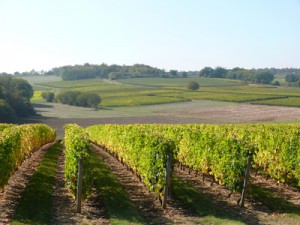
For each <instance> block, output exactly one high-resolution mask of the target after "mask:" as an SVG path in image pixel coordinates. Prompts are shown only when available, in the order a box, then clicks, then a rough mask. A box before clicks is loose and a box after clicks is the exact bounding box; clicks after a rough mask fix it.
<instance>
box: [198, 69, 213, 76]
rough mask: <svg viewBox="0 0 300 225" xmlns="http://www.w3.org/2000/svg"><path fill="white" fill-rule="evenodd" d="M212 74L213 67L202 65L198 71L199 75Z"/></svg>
mask: <svg viewBox="0 0 300 225" xmlns="http://www.w3.org/2000/svg"><path fill="white" fill-rule="evenodd" d="M213 74H214V69H213V68H211V67H204V68H203V69H202V70H200V72H199V76H200V77H213Z"/></svg>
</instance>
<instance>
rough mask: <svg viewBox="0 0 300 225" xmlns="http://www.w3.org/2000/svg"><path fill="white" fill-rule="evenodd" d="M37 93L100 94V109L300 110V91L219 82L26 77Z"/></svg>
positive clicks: (38, 96) (226, 80)
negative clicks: (203, 105) (216, 104)
mask: <svg viewBox="0 0 300 225" xmlns="http://www.w3.org/2000/svg"><path fill="white" fill-rule="evenodd" d="M24 78H25V79H27V80H28V81H29V83H31V84H32V85H33V87H34V89H35V91H36V93H35V95H34V97H33V98H32V101H36V102H41V101H42V98H41V91H42V90H54V91H55V93H59V92H60V91H62V90H74V91H80V92H91V93H97V94H98V95H100V96H101V99H102V102H101V103H100V107H101V106H102V107H120V106H140V105H156V104H166V103H176V102H186V101H192V100H213V101H225V102H238V103H251V104H261V105H278V106H291V107H299V106H300V103H299V102H300V88H288V87H275V86H267V85H247V84H245V83H241V82H240V81H236V80H228V79H216V78H203V77H194V78H131V79H123V80H117V81H110V80H106V79H99V78H95V79H86V80H76V81H62V80H61V79H60V78H59V77H56V76H55V77H54V76H49V77H45V76H40V77H24ZM191 80H195V81H197V82H198V83H199V84H200V89H199V90H197V91H189V90H188V89H187V84H188V82H189V81H191Z"/></svg>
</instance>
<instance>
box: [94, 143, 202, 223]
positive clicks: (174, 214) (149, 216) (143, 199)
mask: <svg viewBox="0 0 300 225" xmlns="http://www.w3.org/2000/svg"><path fill="white" fill-rule="evenodd" d="M93 148H94V149H95V150H96V152H97V154H98V155H99V156H100V157H101V158H102V159H103V161H104V163H105V164H106V165H107V166H108V167H109V168H110V169H111V170H112V171H113V173H114V174H115V175H116V177H117V178H118V180H119V181H120V183H121V184H122V186H123V187H124V188H125V190H126V191H127V193H128V195H129V197H130V199H131V201H133V202H134V203H135V204H136V205H137V206H138V208H139V211H140V213H141V215H142V217H144V218H145V220H146V221H147V223H148V224H196V223H197V221H199V220H201V218H197V217H196V216H195V215H193V214H192V213H191V212H189V211H188V210H186V209H183V208H182V207H181V206H180V205H179V204H178V203H176V202H175V201H173V200H172V199H170V200H169V202H168V206H167V209H165V210H163V209H162V207H161V204H160V201H159V200H158V198H157V197H156V196H155V195H154V194H153V193H151V192H149V191H148V189H147V187H145V186H144V185H143V184H142V183H141V182H140V181H139V179H138V178H137V177H136V176H134V175H133V174H132V172H131V171H130V170H127V167H126V166H125V165H123V164H122V163H121V162H119V161H118V160H117V159H116V158H114V157H113V156H111V155H110V154H109V153H107V152H106V151H104V150H103V149H101V148H100V147H98V146H96V145H93Z"/></svg>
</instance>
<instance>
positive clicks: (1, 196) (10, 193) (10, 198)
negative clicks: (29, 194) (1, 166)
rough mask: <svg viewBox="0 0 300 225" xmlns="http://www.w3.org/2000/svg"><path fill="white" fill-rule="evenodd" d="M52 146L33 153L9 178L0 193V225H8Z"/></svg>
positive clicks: (45, 146) (49, 145) (50, 144)
mask: <svg viewBox="0 0 300 225" xmlns="http://www.w3.org/2000/svg"><path fill="white" fill-rule="evenodd" d="M53 144H54V143H49V144H46V145H44V146H42V147H41V148H39V149H37V150H36V151H34V152H33V153H32V155H31V157H29V158H27V159H25V160H24V161H23V163H22V165H20V166H19V168H18V170H17V171H16V172H15V173H14V174H13V175H12V176H11V177H10V178H9V180H8V184H7V185H6V186H5V188H4V191H3V192H2V193H1V192H0V224H8V223H9V221H10V220H11V219H12V216H13V214H14V212H15V209H16V206H17V205H18V202H19V200H20V198H21V195H22V193H23V191H24V190H25V188H26V185H27V184H28V182H29V180H30V178H31V177H32V175H33V174H34V173H35V171H36V169H37V167H38V165H39V164H40V162H41V160H42V159H43V157H44V155H45V154H46V152H47V151H48V149H49V148H50V147H51V146H52V145H53Z"/></svg>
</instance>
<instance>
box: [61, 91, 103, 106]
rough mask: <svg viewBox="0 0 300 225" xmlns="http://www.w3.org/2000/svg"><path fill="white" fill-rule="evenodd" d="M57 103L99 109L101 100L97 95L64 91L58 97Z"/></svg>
mask: <svg viewBox="0 0 300 225" xmlns="http://www.w3.org/2000/svg"><path fill="white" fill-rule="evenodd" d="M55 100H56V102H60V103H62V104H68V105H75V106H83V107H90V108H94V109H97V108H98V105H99V104H100V102H101V98H100V96H99V95H97V94H96V93H82V92H80V91H64V92H61V93H59V94H58V95H57V96H56V99H55Z"/></svg>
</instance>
